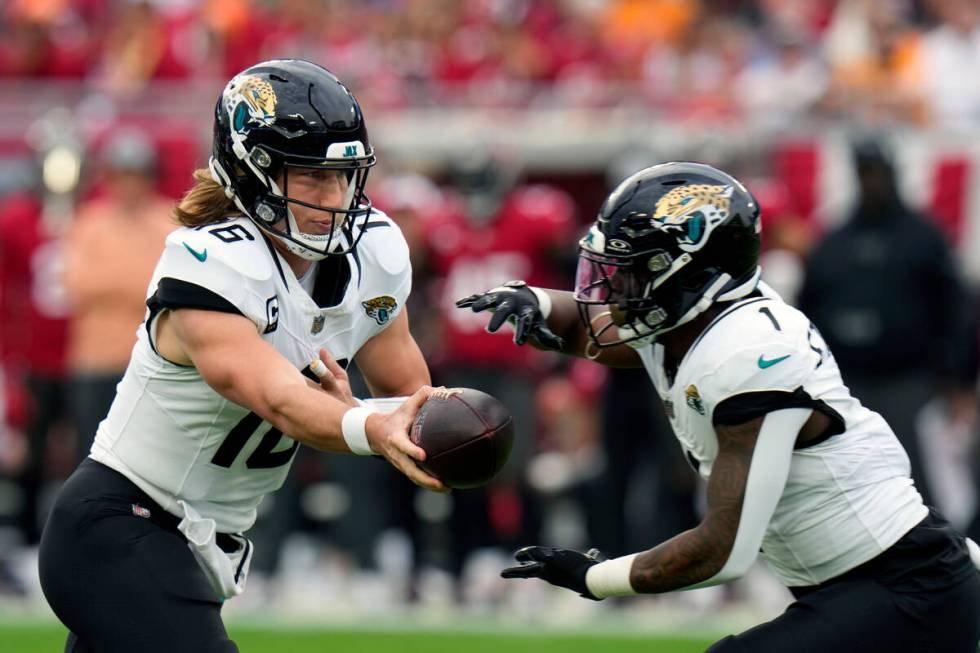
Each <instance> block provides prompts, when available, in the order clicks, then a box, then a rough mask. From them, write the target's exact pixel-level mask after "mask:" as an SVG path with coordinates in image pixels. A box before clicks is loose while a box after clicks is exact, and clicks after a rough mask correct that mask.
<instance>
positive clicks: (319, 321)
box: [310, 315, 327, 335]
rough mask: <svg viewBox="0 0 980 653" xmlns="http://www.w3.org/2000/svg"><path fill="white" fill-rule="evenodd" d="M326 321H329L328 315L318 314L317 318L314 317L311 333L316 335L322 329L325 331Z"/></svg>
mask: <svg viewBox="0 0 980 653" xmlns="http://www.w3.org/2000/svg"><path fill="white" fill-rule="evenodd" d="M326 321H327V318H326V316H323V315H317V316H316V317H315V318H313V328H312V329H310V333H312V334H313V335H316V334H318V333H320V332H321V331H323V323H324V322H326Z"/></svg>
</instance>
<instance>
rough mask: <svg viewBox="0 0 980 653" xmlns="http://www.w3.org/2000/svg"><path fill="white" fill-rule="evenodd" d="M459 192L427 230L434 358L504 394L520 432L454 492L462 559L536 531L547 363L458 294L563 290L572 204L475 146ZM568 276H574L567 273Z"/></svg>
mask: <svg viewBox="0 0 980 653" xmlns="http://www.w3.org/2000/svg"><path fill="white" fill-rule="evenodd" d="M449 176H450V179H451V180H452V182H453V186H454V190H455V191H456V193H457V194H458V202H457V204H456V207H455V210H453V211H451V212H450V213H449V214H447V215H445V216H443V217H441V218H440V219H436V220H433V221H432V222H431V223H430V225H429V227H430V230H429V250H430V251H431V256H432V262H433V269H434V270H435V272H436V274H437V276H438V277H440V278H441V279H442V280H443V282H442V289H441V290H442V292H441V293H440V294H439V300H438V305H437V307H436V308H437V310H438V311H440V313H441V315H442V333H443V337H444V340H443V350H442V354H443V357H442V358H438V359H435V360H433V359H430V360H429V363H430V366H432V367H433V377H434V379H435V380H436V381H437V382H438V383H442V384H445V385H450V386H465V387H471V388H477V389H480V390H483V391H485V392H488V393H490V394H492V395H494V396H495V397H497V398H498V399H500V400H501V401H502V402H503V403H504V404H505V405H506V406H507V407H508V408H509V409H510V410H511V413H512V414H513V416H514V424H515V425H516V428H517V434H516V438H515V446H514V450H513V452H512V453H511V458H510V462H509V463H508V465H507V466H506V467H505V468H504V471H503V472H502V474H501V477H499V480H498V482H495V483H494V484H493V485H491V486H490V487H489V488H487V489H486V490H477V491H472V492H457V493H455V494H454V503H455V506H454V510H453V521H454V523H453V528H452V533H453V536H454V537H455V538H456V556H457V560H456V561H457V564H461V563H462V561H463V560H464V559H465V557H466V555H467V554H468V553H469V552H471V551H472V550H474V549H476V548H480V547H487V546H505V547H509V546H516V545H517V544H518V543H519V542H521V541H523V539H522V538H526V537H528V536H529V535H533V533H534V528H535V520H534V517H533V512H531V511H532V510H533V507H534V506H533V502H532V501H530V500H529V498H528V497H529V494H528V493H527V491H526V487H525V486H523V485H522V484H523V483H524V467H525V465H526V464H527V461H528V457H529V455H530V451H531V448H532V447H533V442H534V440H533V433H534V431H533V425H534V423H535V417H534V408H533V402H534V389H535V384H536V379H537V377H539V376H540V374H541V373H542V372H543V369H544V366H545V365H546V364H547V359H546V358H545V357H544V356H545V355H543V354H542V353H541V352H539V351H537V350H535V349H533V348H528V347H514V346H513V344H512V343H511V342H510V340H511V338H512V333H510V332H509V329H506V328H504V329H501V331H500V332H499V333H487V332H486V331H485V330H484V326H483V323H484V322H485V320H484V319H483V318H482V317H480V316H478V315H475V314H472V313H467V312H465V311H460V310H456V309H455V307H454V302H455V300H457V299H459V298H461V297H465V296H467V295H470V294H472V293H475V292H479V291H480V289H481V288H488V287H493V286H494V285H499V284H502V283H504V282H505V281H508V280H511V279H523V280H525V281H527V282H528V283H529V284H531V285H543V284H548V283H550V284H552V285H551V286H547V287H551V288H555V287H561V285H562V282H561V279H562V278H566V277H563V275H562V274H561V273H560V271H559V269H558V265H559V261H560V260H561V258H562V257H566V256H570V255H573V254H574V246H573V245H572V243H571V238H572V236H573V232H572V230H573V228H574V222H573V217H574V216H573V205H572V202H571V199H570V198H569V197H568V196H567V195H565V194H564V193H562V192H560V191H558V190H556V189H553V188H550V187H546V186H539V185H523V186H516V187H515V182H516V176H517V173H516V170H514V166H513V165H511V166H510V167H507V166H505V164H504V163H503V161H502V160H501V158H500V157H499V156H495V155H494V154H492V153H490V152H488V151H484V150H473V151H470V152H468V153H467V154H466V155H464V156H463V157H461V158H460V159H458V160H456V161H454V162H453V166H452V168H451V169H450V171H449ZM569 276H570V275H569Z"/></svg>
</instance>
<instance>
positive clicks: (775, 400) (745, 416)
mask: <svg viewBox="0 0 980 653" xmlns="http://www.w3.org/2000/svg"><path fill="white" fill-rule="evenodd" d="M785 408H811V409H813V410H817V411H820V412H821V413H823V414H824V415H826V416H827V417H829V418H830V425H829V426H828V427H827V430H826V431H824V432H823V433H821V434H820V435H819V436H818V437H817V438H815V439H813V440H810V441H809V442H807V443H806V444H804V445H803V446H801V447H798V448H799V449H805V448H807V447H812V446H814V445H817V444H820V443H821V442H823V441H825V440H827V439H828V438H830V437H833V436H835V435H839V434H841V433H843V432H844V431H845V425H844V418H843V417H841V415H840V413H838V412H837V411H836V410H834V409H833V408H831V407H830V406H828V405H827V404H826V402H824V401H821V400H819V399H814V398H813V397H811V396H810V395H809V394H808V393H807V392H806V391H805V390H804V389H803V388H797V389H796V390H793V391H792V392H789V391H786V390H760V391H757V392H743V393H742V394H738V395H734V396H732V397H728V398H727V399H725V400H724V401H722V402H721V403H720V404H718V406H716V407H715V412H714V414H713V415H712V422H713V423H714V424H715V426H734V425H736V424H744V423H745V422H748V421H751V420H754V419H757V418H759V417H763V416H764V415H767V414H768V413H771V412H774V411H777V410H783V409H785Z"/></svg>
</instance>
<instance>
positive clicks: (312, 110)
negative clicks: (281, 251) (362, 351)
mask: <svg viewBox="0 0 980 653" xmlns="http://www.w3.org/2000/svg"><path fill="white" fill-rule="evenodd" d="M374 163H375V156H374V150H373V149H372V148H371V144H370V142H369V141H368V134H367V129H366V127H365V125H364V116H363V115H362V114H361V107H360V106H359V105H358V103H357V100H356V99H354V96H353V95H352V94H351V92H350V91H349V90H347V87H346V86H344V85H343V84H342V83H341V82H340V81H339V80H338V79H337V78H336V77H335V76H334V75H333V74H332V73H330V72H329V71H328V70H326V69H324V68H321V67H320V66H318V65H316V64H313V63H310V62H308V61H300V60H298V59H282V60H272V61H264V62H262V63H259V64H256V65H254V66H252V67H250V68H247V69H246V70H243V71H242V72H240V73H239V74H237V75H235V77H234V78H232V80H231V81H230V82H228V84H227V85H226V86H225V88H224V90H223V91H222V93H221V96H220V97H219V98H218V103H217V105H216V106H215V109H214V145H213V151H212V155H211V160H210V164H209V165H210V168H211V176H212V177H214V180H215V181H217V182H218V183H220V184H221V185H222V186H223V187H224V188H225V193H226V194H227V195H228V197H229V198H231V199H232V200H234V202H235V205H236V206H237V207H238V208H239V209H240V210H241V211H242V212H243V213H244V214H245V215H246V216H248V217H249V218H251V219H252V221H253V222H255V224H257V225H258V226H259V227H260V228H261V229H263V230H264V231H266V232H267V233H269V234H271V235H273V236H275V237H276V238H278V239H280V240H281V241H282V242H283V243H284V244H285V245H286V247H288V248H289V250H290V251H291V252H293V253H295V254H297V255H298V256H301V257H303V258H305V259H309V260H319V259H323V258H325V257H326V256H328V255H330V254H346V253H348V252H350V251H352V250H353V249H354V248H355V247H356V246H357V242H358V240H359V239H360V236H361V234H362V233H363V229H364V225H365V223H366V222H367V215H368V214H369V213H370V211H371V202H370V200H369V199H368V197H367V196H366V195H365V194H364V185H365V183H366V182H367V175H368V171H369V170H370V168H371V166H373V165H374ZM290 168H305V169H311V168H312V169H339V170H343V171H345V173H346V175H347V181H348V188H347V196H346V198H345V200H344V203H343V205H342V206H331V207H324V206H317V205H314V204H310V203H307V202H303V201H300V200H298V199H294V198H291V197H290V196H289V187H288V178H289V175H288V174H286V173H287V172H288V170H289V169H290ZM280 173H282V179H283V184H282V188H279V184H277V183H276V181H275V178H276V176H277V175H279V174H280ZM290 204H299V205H302V206H305V207H308V208H311V209H316V210H320V211H324V212H326V213H329V214H331V220H332V224H333V229H331V230H330V232H329V233H326V234H308V233H303V232H301V231H300V230H299V228H298V227H297V223H296V219H295V217H294V216H293V214H292V211H291V210H290V206H289V205H290Z"/></svg>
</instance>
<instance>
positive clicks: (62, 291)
mask: <svg viewBox="0 0 980 653" xmlns="http://www.w3.org/2000/svg"><path fill="white" fill-rule="evenodd" d="M274 57H284V58H304V59H309V60H312V61H315V62H317V63H320V64H321V65H323V66H325V67H327V68H328V69H330V70H332V71H333V72H334V73H336V74H337V75H338V76H339V77H340V78H341V79H342V80H343V81H345V82H346V83H347V84H348V85H349V87H350V88H351V89H352V90H353V92H354V94H355V95H356V96H357V97H358V99H359V100H360V102H361V104H362V106H363V108H364V111H365V115H366V119H367V124H368V129H369V131H370V133H371V136H372V140H373V144H374V146H375V147H376V148H377V149H378V151H379V157H380V163H379V165H378V166H377V167H376V168H375V169H374V170H373V171H372V173H371V177H370V179H369V182H368V191H369V195H370V196H371V198H372V200H373V202H374V204H375V205H376V206H378V207H380V208H382V209H384V210H385V211H387V212H388V213H389V215H391V216H392V217H393V218H394V219H395V220H396V221H397V222H398V223H399V225H400V226H401V228H402V230H403V232H404V233H405V236H406V238H407V239H408V241H409V244H410V246H411V250H412V260H413V264H414V273H415V285H414V291H413V294H412V298H411V302H410V305H409V311H410V315H411V320H412V323H413V331H414V333H415V336H416V338H417V339H418V340H419V342H420V343H421V345H422V347H423V350H424V351H425V353H426V356H427V359H428V361H429V364H430V366H431V368H432V371H433V377H434V381H435V383H437V384H445V385H462V386H468V387H474V388H479V389H483V390H485V391H487V392H489V393H491V394H493V395H495V396H497V397H499V398H500V399H502V400H503V401H504V402H505V403H506V404H507V405H508V406H509V407H510V408H511V410H512V412H513V413H514V416H515V420H516V423H517V425H518V436H519V437H518V444H517V445H516V447H515V451H514V454H513V456H512V460H511V461H510V463H509V464H508V467H507V468H506V470H505V472H504V473H503V474H502V476H501V477H500V478H499V479H498V480H497V481H496V482H495V483H494V484H492V485H491V486H490V487H488V488H486V489H484V490H476V491H457V492H455V493H453V494H452V495H450V496H443V495H436V494H431V493H424V492H421V491H416V490H415V488H414V487H413V486H411V485H410V484H408V483H407V482H406V481H405V480H404V479H403V478H402V477H400V476H399V475H398V474H397V473H395V472H394V471H393V470H392V469H391V468H390V467H389V466H387V465H386V464H385V463H383V462H381V461H377V460H364V459H355V458H354V457H341V456H326V455H322V454H316V453H314V452H311V451H307V450H301V453H300V454H299V457H298V459H297V461H296V463H295V465H294V469H293V472H292V474H291V477H290V480H289V482H288V483H287V486H286V487H285V488H283V490H281V491H280V492H279V493H277V494H275V495H274V496H272V497H270V498H269V499H268V500H267V501H266V502H264V503H263V508H262V513H261V517H260V520H259V523H258V525H257V527H256V530H255V531H254V533H253V534H254V535H255V539H256V543H257V545H258V546H257V552H258V553H257V557H256V560H255V563H254V566H253V576H252V579H254V580H251V579H250V585H252V588H250V592H251V593H255V594H258V595H272V596H275V595H276V593H277V592H279V593H280V594H281V593H283V592H284V590H283V587H285V586H287V585H288V583H287V581H290V582H292V583H293V586H295V585H296V584H303V583H305V584H306V585H307V586H310V585H312V584H314V583H320V581H322V580H323V577H321V576H317V575H316V573H314V572H313V570H316V569H320V570H321V571H322V572H323V574H326V577H329V578H330V579H333V580H338V579H339V580H338V582H349V583H350V584H351V586H356V587H358V588H361V589H362V590H363V589H364V588H368V590H365V591H367V592H368V596H369V599H365V602H366V603H367V604H371V603H372V602H373V605H374V606H377V605H387V604H388V603H387V602H397V603H411V602H419V601H421V602H424V601H428V600H441V601H451V602H455V601H461V602H464V603H467V604H471V605H493V604H494V603H496V602H500V601H501V600H503V598H502V597H503V592H504V591H505V590H504V589H503V588H502V587H501V585H500V584H499V583H497V582H496V574H497V572H498V570H499V568H500V566H501V564H502V562H503V561H504V560H505V558H506V556H507V554H508V552H509V551H511V550H513V549H514V548H516V547H517V546H519V545H522V544H529V543H551V544H561V545H563V546H572V547H580V548H587V547H589V546H597V547H599V548H601V549H603V551H604V552H605V553H607V554H608V555H611V556H614V555H620V554H624V553H627V552H632V551H637V550H641V549H646V548H649V547H651V546H653V545H655V544H656V543H658V542H660V541H662V540H664V539H666V538H667V537H669V536H670V535H672V534H674V533H676V532H679V531H680V530H683V529H685V528H688V527H691V526H693V525H694V524H696V523H697V521H698V519H699V515H700V511H701V509H702V506H703V496H702V494H701V493H702V490H701V489H699V486H698V484H697V483H696V481H695V475H694V473H693V472H692V471H691V470H690V469H689V468H688V466H687V464H686V462H685V461H684V460H683V458H682V456H681V455H680V449H679V447H678V446H677V445H676V443H675V442H674V440H673V436H672V435H671V433H670V431H669V427H668V426H667V424H666V421H665V419H664V417H663V415H662V410H661V407H660V405H659V401H658V400H657V399H656V397H655V395H654V392H653V389H652V387H651V386H650V385H649V381H648V380H647V378H646V374H645V372H643V371H642V370H638V371H608V370H605V369H602V368H599V367H598V366H594V365H592V364H590V363H586V362H582V361H576V362H569V361H567V360H559V359H558V358H557V357H555V356H549V355H545V354H542V353H540V352H537V351H535V350H532V349H530V348H528V347H524V348H516V347H514V346H513V345H512V343H511V342H510V336H509V335H508V334H497V335H494V334H488V333H486V332H485V331H484V330H483V324H484V322H485V319H484V318H482V317H479V316H474V315H472V314H470V313H466V312H462V311H458V310H456V309H454V308H453V301H454V300H455V299H457V298H459V297H462V296H465V295H468V294H470V293H473V292H478V291H481V290H484V289H487V288H490V287H492V286H495V285H498V284H499V283H501V282H503V281H507V280H509V279H525V280H527V281H528V282H529V283H531V284H533V285H541V286H549V287H555V288H565V289H570V287H571V284H572V277H573V270H574V263H575V254H576V247H575V243H576V240H577V238H578V237H579V236H580V235H581V233H582V232H583V230H584V227H585V225H586V224H587V223H588V222H589V221H590V220H591V219H592V217H593V216H594V215H595V212H596V210H597V209H598V206H599V203H600V202H601V200H602V197H603V196H604V194H605V193H606V191H607V190H608V189H609V188H611V187H612V185H614V184H615V183H617V182H618V181H619V180H620V179H622V178H623V177H625V176H626V175H628V174H630V173H632V172H634V171H635V170H637V169H639V168H641V167H645V166H647V165H650V164H653V163H656V162H659V161H664V160H673V159H691V160H698V161H704V162H707V163H712V164H715V165H718V166H721V167H723V168H725V169H726V170H728V171H730V172H732V173H734V174H735V175H736V176H739V177H740V178H742V179H743V181H745V182H746V183H747V185H748V186H749V188H750V189H751V190H752V191H753V192H754V193H755V194H756V196H757V197H758V198H759V200H760V204H761V205H762V207H763V225H764V233H763V241H764V248H765V251H764V256H763V266H764V275H765V278H766V279H767V281H768V282H769V283H770V284H771V285H772V286H774V287H775V288H776V289H777V290H779V291H780V292H781V293H782V294H783V296H784V297H785V298H786V299H787V300H788V301H791V302H793V303H796V304H797V305H799V306H800V307H801V308H803V309H804V310H805V311H806V312H807V313H808V314H809V315H810V316H811V318H813V320H814V321H815V323H816V324H817V326H818V327H819V328H820V329H821V331H822V332H823V334H824V336H825V338H826V340H827V341H828V343H830V345H831V346H832V348H833V350H834V353H835V355H836V357H837V360H838V362H839V363H840V366H841V368H842V369H843V372H844V378H845V382H846V383H847V384H848V385H849V386H850V387H851V388H852V390H853V391H854V392H855V394H856V395H857V396H858V397H859V398H860V399H861V400H862V401H863V402H864V403H865V404H866V405H868V406H870V407H871V408H873V409H875V410H878V411H879V412H881V413H882V414H883V415H884V416H885V417H886V418H887V419H888V420H889V422H890V423H891V424H892V426H893V427H894V429H895V430H896V432H897V434H898V436H899V438H900V439H901V440H902V442H903V444H904V445H905V447H906V448H907V449H908V451H909V453H910V457H911V459H912V463H913V474H914V476H915V480H916V483H917V485H918V487H919V488H920V490H921V491H922V492H923V493H924V494H925V495H926V497H927V499H928V501H930V502H932V503H933V504H934V505H937V506H939V507H940V508H942V509H943V510H944V511H945V512H946V514H947V515H948V517H949V518H950V520H951V521H952V522H953V523H954V524H955V525H956V526H958V527H959V528H960V529H962V530H965V531H969V532H970V533H971V534H972V535H973V536H974V537H975V538H976V537H978V535H980V519H978V517H977V512H978V511H977V508H978V505H980V504H978V500H977V497H978V472H980V454H978V433H977V431H978V423H977V394H976V381H977V372H978V356H977V349H978V347H977V341H978V333H980V331H978V323H977V316H976V295H977V289H978V284H980V191H978V189H980V75H978V74H977V71H978V70H980V3H977V2H976V0H755V1H752V0H534V1H532V0H200V1H192V0H151V1H146V0H143V1H140V0H6V1H5V2H3V3H2V4H0V97H2V98H3V108H4V111H3V116H4V117H3V120H0V366H2V375H0V597H3V596H6V597H8V598H11V597H12V600H16V598H17V597H24V598H26V599H27V600H30V599H31V597H34V598H36V597H37V589H36V585H35V581H34V580H33V579H32V577H31V574H32V573H33V571H32V565H31V560H32V555H33V553H32V552H33V551H34V547H36V544H37V540H38V535H39V529H40V527H41V525H43V522H44V518H45V515H46V510H47V506H48V505H49V504H50V502H51V500H52V497H53V494H54V493H55V492H56V491H57V488H58V486H59V483H60V482H61V481H62V480H63V479H64V478H65V477H66V476H67V475H68V474H70V472H71V471H72V469H73V468H74V466H75V465H76V464H77V462H78V461H79V460H80V459H81V458H82V457H84V456H85V455H86V453H87V451H88V447H89V446H90V444H91V441H92V439H93V437H94V433H95V430H96V428H97V425H98V423H99V421H100V420H101V419H102V417H103V416H104V414H105V412H106V410H107V407H108V405H109V403H110V402H111V400H112V397H113V394H114V388H115V384H116V383H117V382H118V380H119V378H120V377H121V375H122V373H123V371H124V369H125V366H126V364H127V361H128V358H129V352H130V349H131V347H132V344H133V343H134V342H135V332H136V329H137V327H138V326H139V324H140V322H141V321H142V318H143V311H144V300H145V295H146V285H147V282H148V279H149V277H150V274H151V271H152V269H153V266H154V264H155V262H156V259H157V257H158V254H159V252H160V251H161V248H162V243H163V239H164V237H165V235H166V233H168V231H169V230H171V229H173V228H174V226H175V225H174V224H173V222H172V220H171V217H170V211H171V207H172V204H173V202H174V200H175V199H176V198H178V197H179V196H180V194H181V192H182V191H183V190H185V189H186V188H187V187H189V185H190V184H191V172H192V170H193V169H195V168H198V167H201V166H202V165H203V164H204V163H205V162H206V160H207V155H208V147H209V145H210V130H211V116H212V111H213V106H214V101H215V99H216V98H217V96H218V94H219V92H220V90H221V88H222V86H223V84H224V82H225V81H226V80H227V79H228V78H229V77H231V76H232V75H234V74H235V73H237V72H238V71H239V70H241V69H243V68H245V67H247V66H248V65H250V64H252V63H254V62H256V61H258V60H261V59H266V58H274ZM354 380H355V382H357V378H356V374H355V379H354ZM360 392H361V394H362V395H363V394H366V390H365V389H364V388H363V386H361V387H360ZM978 539H980V538H978ZM321 584H327V585H329V583H321ZM764 586H765V587H766V588H767V589H765V590H763V593H764V594H765V593H766V592H768V593H770V594H771V595H773V596H776V597H777V598H776V599H774V600H775V601H776V602H778V601H779V600H780V599H779V598H778V597H781V596H783V595H781V594H779V593H778V592H777V591H776V590H772V589H771V586H770V585H764ZM371 588H374V589H373V590H371ZM336 591H338V592H339V591H340V590H336ZM371 591H374V594H371V593H370V592H371ZM747 591H749V590H746V589H744V588H742V587H741V586H736V587H735V588H734V589H731V588H729V589H725V590H720V591H719V592H717V593H716V594H715V595H714V596H715V597H716V598H715V599H713V600H715V601H729V600H735V599H738V598H739V597H740V596H744V594H745V593H746V592H747ZM248 594H249V593H246V597H247V596H248ZM338 596H341V594H338ZM378 597H384V599H383V600H382V599H380V598H378ZM763 600H766V599H765V597H763Z"/></svg>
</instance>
